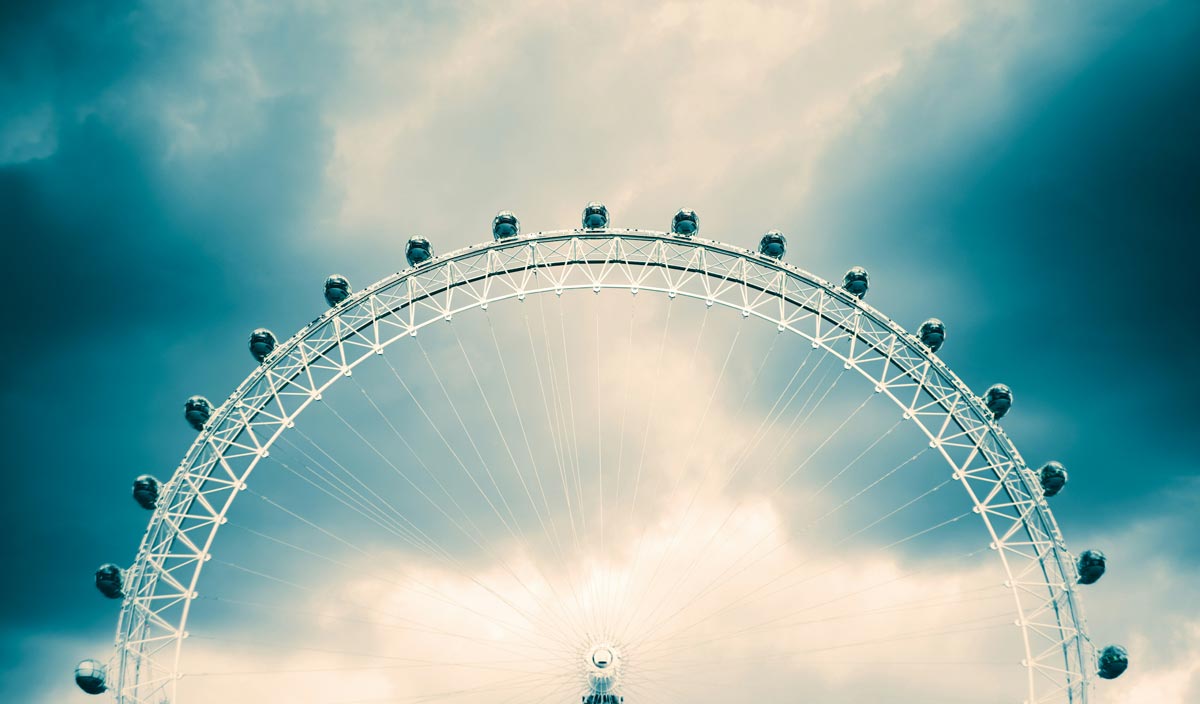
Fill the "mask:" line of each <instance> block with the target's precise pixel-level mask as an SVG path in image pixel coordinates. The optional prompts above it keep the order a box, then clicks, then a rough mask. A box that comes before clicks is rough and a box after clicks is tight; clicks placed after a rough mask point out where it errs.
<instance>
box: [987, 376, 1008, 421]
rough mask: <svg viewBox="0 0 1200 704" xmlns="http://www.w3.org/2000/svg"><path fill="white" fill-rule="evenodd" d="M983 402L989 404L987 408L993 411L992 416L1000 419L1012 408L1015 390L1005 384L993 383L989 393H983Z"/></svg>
mask: <svg viewBox="0 0 1200 704" xmlns="http://www.w3.org/2000/svg"><path fill="white" fill-rule="evenodd" d="M983 402H984V403H985V404H987V408H988V410H989V411H991V412H992V418H993V419H995V420H1000V419H1001V418H1003V417H1004V414H1006V413H1008V409H1010V408H1012V403H1013V392H1012V389H1010V388H1008V387H1007V386H1005V385H1004V384H992V386H991V387H990V388H988V390H987V393H985V394H984V395H983Z"/></svg>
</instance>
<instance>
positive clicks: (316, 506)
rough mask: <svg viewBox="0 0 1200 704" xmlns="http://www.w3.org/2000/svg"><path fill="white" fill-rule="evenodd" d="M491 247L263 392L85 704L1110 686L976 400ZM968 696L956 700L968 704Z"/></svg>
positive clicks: (901, 363)
mask: <svg viewBox="0 0 1200 704" xmlns="http://www.w3.org/2000/svg"><path fill="white" fill-rule="evenodd" d="M492 233H493V240H492V241H491V242H487V243H484V244H479V245H474V246H471V247H467V248H465V249H461V250H458V251H455V252H452V253H450V254H447V255H443V256H435V254H434V250H433V247H432V245H431V243H430V241H429V240H427V239H425V238H423V237H412V238H411V239H409V240H408V241H407V244H406V248H405V252H406V258H407V261H408V264H409V268H408V269H406V270H404V271H402V272H400V273H397V274H395V275H392V276H389V277H387V278H385V279H383V280H382V281H379V282H376V283H374V284H372V285H370V286H368V287H366V288H364V289H362V290H360V291H355V290H354V289H353V288H352V286H351V284H350V282H349V281H348V280H347V278H345V277H343V276H339V275H332V276H330V277H329V278H328V279H327V280H326V282H325V286H324V295H325V300H326V302H327V303H328V306H329V307H328V310H327V311H325V312H324V314H322V315H320V316H319V317H318V318H316V319H315V320H314V321H313V322H311V323H310V324H309V325H307V326H305V327H303V328H302V329H301V330H299V331H298V332H296V333H295V334H294V335H292V336H291V337H289V338H287V339H285V340H279V339H277V338H276V336H275V335H274V334H273V333H272V332H270V331H269V330H267V329H265V328H260V329H257V330H254V331H253V333H252V334H251V336H250V339H249V348H250V352H251V354H252V356H253V358H254V360H255V361H256V362H257V363H258V366H257V367H256V368H255V369H254V370H253V371H252V372H251V373H250V374H249V376H247V377H246V379H245V380H244V381H243V382H242V383H241V384H240V385H239V386H238V387H237V389H235V390H234V391H233V393H231V394H230V395H229V396H228V397H227V398H226V399H225V400H224V401H223V402H222V403H220V404H213V403H210V402H209V401H208V400H207V399H205V398H204V397H202V396H193V397H191V398H189V399H188V400H187V402H186V404H185V418H186V420H187V422H188V424H190V426H191V427H192V428H193V429H194V430H196V431H197V432H198V435H197V436H196V439H195V441H194V442H193V443H192V445H191V447H190V449H189V450H188V451H187V454H186V455H185V457H184V459H183V460H182V462H181V463H180V464H179V466H178V468H177V469H176V470H175V471H174V473H173V474H172V476H171V477H170V478H169V479H168V480H167V481H165V482H160V481H159V480H157V479H155V478H154V477H153V476H150V475H142V476H139V477H138V478H137V479H136V480H135V482H134V485H133V495H134V498H135V500H136V501H137V503H138V504H139V505H140V506H141V507H142V508H143V509H146V510H148V511H151V512H152V514H151V518H150V522H149V525H148V527H147V529H146V532H145V534H144V536H143V538H142V542H141V545H140V546H139V548H138V551H137V554H136V558H135V559H134V561H133V562H132V564H131V565H129V566H128V567H120V566H118V565H116V564H105V565H103V566H101V567H100V569H99V570H98V571H97V572H96V575H95V578H96V586H97V588H98V589H99V591H100V592H101V593H102V594H103V595H104V596H105V597H108V598H110V599H113V600H119V601H120V604H121V609H120V616H119V620H118V624H117V633H116V642H115V648H114V652H113V654H112V656H111V658H108V659H106V660H91V659H89V660H84V661H83V662H81V663H80V664H79V666H78V667H77V668H76V671H75V680H76V682H77V684H78V685H79V687H80V688H81V689H82V690H83V691H85V692H88V693H90V694H108V695H110V696H112V697H115V700H116V701H117V702H121V703H122V704H163V703H164V702H203V701H221V702H230V703H232V704H237V703H238V702H241V701H247V702H249V701H254V702H269V701H287V702H301V701H303V702H307V701H312V702H335V703H338V704H350V702H412V703H415V702H434V701H437V702H461V703H464V704H465V703H467V702H492V703H495V702H513V703H517V702H520V703H521V704H526V703H533V702H546V703H548V704H554V703H557V702H574V701H582V702H584V704H620V703H622V702H624V703H627V704H642V702H684V701H710V700H714V701H715V700H728V699H730V698H731V697H730V693H736V695H735V696H732V699H733V700H735V701H754V700H760V701H772V700H775V701H778V700H782V699H783V698H784V697H788V698H790V699H796V698H802V699H805V700H809V701H828V702H835V701H839V702H840V701H847V702H849V701H863V700H866V699H868V698H871V699H873V700H877V701H878V700H884V699H889V700H897V701H907V700H910V699H916V698H917V697H920V700H921V701H963V700H964V699H969V700H970V701H979V702H990V701H998V702H999V701H1005V702H1014V701H1026V702H1072V703H1074V702H1086V701H1087V700H1088V697H1089V695H1090V694H1091V693H1092V688H1093V685H1094V683H1095V681H1096V680H1097V679H1112V678H1115V677H1117V676H1119V675H1121V674H1122V673H1123V672H1124V671H1125V669H1126V667H1127V666H1128V656H1127V654H1126V652H1125V650H1124V649H1123V648H1122V647H1120V646H1116V645H1110V646H1107V647H1103V648H1099V647H1095V646H1094V645H1093V643H1092V641H1091V639H1090V637H1089V635H1088V633H1087V629H1086V624H1085V619H1084V615H1083V609H1082V605H1081V603H1080V592H1081V591H1082V589H1083V588H1084V587H1085V586H1087V585H1091V584H1094V583H1095V582H1097V580H1099V579H1100V577H1101V576H1102V575H1103V574H1104V571H1105V566H1106V558H1105V556H1104V555H1103V554H1102V553H1101V552H1099V551H1097V550H1086V551H1083V552H1081V553H1079V554H1077V555H1076V554H1073V553H1071V552H1070V551H1068V549H1067V547H1066V545H1065V543H1064V541H1063V537H1062V534H1061V532H1060V530H1059V528H1058V525H1057V524H1056V522H1055V519H1054V516H1053V514H1052V513H1051V510H1050V504H1049V502H1048V500H1049V499H1051V497H1054V496H1055V495H1057V494H1059V492H1060V491H1062V490H1063V489H1064V487H1065V486H1066V484H1067V471H1066V469H1065V468H1064V467H1063V465H1062V464H1060V463H1058V462H1054V461H1049V462H1044V463H1040V464H1038V465H1037V466H1036V467H1033V466H1030V465H1027V464H1026V462H1025V460H1024V459H1023V458H1022V457H1021V455H1020V454H1019V453H1018V451H1017V449H1016V447H1015V446H1014V444H1013V442H1012V441H1011V440H1010V438H1009V437H1008V435H1007V434H1006V433H1005V431H1004V430H1003V429H1002V428H1001V426H1000V421H1001V419H1002V418H1004V417H1005V416H1006V414H1007V413H1008V412H1009V410H1010V408H1011V407H1012V403H1013V391H1012V390H1011V389H1009V388H1008V387H1007V386H1004V385H1003V384H996V385H993V386H991V387H989V388H988V389H986V391H984V393H983V394H981V395H980V394H977V393H975V392H974V391H972V390H971V389H969V388H968V387H967V386H966V385H965V384H964V383H963V382H962V380H960V379H959V378H958V377H957V376H956V375H955V374H954V373H953V372H952V371H951V369H950V368H949V367H948V366H947V365H946V363H945V362H944V361H943V360H942V358H941V357H940V356H939V354H938V353H939V351H940V350H941V348H942V346H943V344H944V342H945V340H946V325H945V324H943V323H942V322H941V321H939V320H937V319H932V318H931V319H929V320H926V321H925V322H923V323H922V324H920V325H919V326H918V327H917V328H916V332H915V333H910V332H908V331H906V330H905V329H904V328H902V327H901V326H900V325H899V324H897V323H896V322H894V321H893V320H892V319H890V318H889V317H887V316H886V315H885V314H884V313H882V312H880V311H879V310H877V309H876V308H874V307H873V306H872V305H870V304H868V303H867V302H866V297H867V293H868V288H869V277H868V273H867V271H866V270H865V269H863V268H861V267H854V268H851V269H850V270H849V271H847V272H846V274H845V276H844V277H843V278H842V280H841V281H840V282H839V283H832V282H829V281H826V280H824V279H822V278H820V277H818V276H815V275H813V274H810V273H808V272H806V271H803V270H800V269H798V268H796V267H794V266H791V265H790V264H788V263H786V262H785V254H786V251H787V240H786V238H785V237H784V235H783V234H782V233H780V232H778V231H774V230H773V231H771V232H768V233H766V234H765V235H763V236H762V238H761V240H760V242H759V245H758V248H757V250H747V249H743V248H741V247H736V246H732V245H728V244H723V243H721V242H717V241H712V240H707V239H703V238H701V237H700V236H699V219H698V217H697V215H696V213H695V212H693V211H691V210H686V209H684V210H680V211H679V212H678V213H677V214H676V215H675V216H674V218H673V219H672V221H671V227H670V231H668V232H657V231H648V230H638V229H615V228H613V227H611V225H610V222H609V213H608V210H607V208H606V207H605V206H604V205H602V204H600V203H589V204H588V205H587V207H586V208H585V209H584V212H583V219H582V227H581V228H580V229H575V230H567V231H555V232H538V233H532V234H525V233H522V232H521V229H520V224H519V222H518V220H517V218H516V216H515V215H513V213H511V212H508V211H504V212H501V213H499V214H498V215H497V216H496V217H495V219H494V221H493V225H492ZM964 687H970V688H971V689H970V694H969V695H964V692H963V688H964Z"/></svg>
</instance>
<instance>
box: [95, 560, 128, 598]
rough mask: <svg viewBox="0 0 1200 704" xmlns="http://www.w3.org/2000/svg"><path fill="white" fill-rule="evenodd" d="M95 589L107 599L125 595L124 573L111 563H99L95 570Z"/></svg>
mask: <svg viewBox="0 0 1200 704" xmlns="http://www.w3.org/2000/svg"><path fill="white" fill-rule="evenodd" d="M96 589H99V590H100V593H101V594H103V595H104V596H106V597H108V598H109V599H120V598H121V597H123V596H125V575H124V573H123V572H122V571H121V568H120V567H117V566H116V565H114V564H111V563H109V564H106V565H100V569H98V570H96Z"/></svg>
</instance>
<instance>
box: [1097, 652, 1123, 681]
mask: <svg viewBox="0 0 1200 704" xmlns="http://www.w3.org/2000/svg"><path fill="white" fill-rule="evenodd" d="M1096 665H1097V672H1096V674H1098V675H1100V677H1102V678H1104V679H1106V680H1115V679H1116V678H1118V677H1120V676H1121V674H1122V673H1123V672H1125V670H1127V669H1128V668H1129V652H1128V651H1127V650H1125V648H1123V647H1121V646H1119V645H1110V646H1108V647H1106V648H1104V649H1103V650H1101V651H1100V657H1099V658H1097V659H1096Z"/></svg>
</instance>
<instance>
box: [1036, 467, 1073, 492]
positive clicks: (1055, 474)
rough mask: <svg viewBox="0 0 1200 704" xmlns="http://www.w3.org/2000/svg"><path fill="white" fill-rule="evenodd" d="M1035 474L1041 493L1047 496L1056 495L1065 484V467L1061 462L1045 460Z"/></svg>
mask: <svg viewBox="0 0 1200 704" xmlns="http://www.w3.org/2000/svg"><path fill="white" fill-rule="evenodd" d="M1037 476H1038V483H1040V484H1041V485H1042V493H1043V494H1045V495H1046V496H1047V497H1050V496H1055V495H1057V494H1058V492H1060V491H1062V490H1063V487H1065V486H1066V485H1067V468H1066V467H1063V465H1062V463H1061V462H1047V463H1046V464H1044V465H1042V468H1041V469H1039V470H1038V472H1037Z"/></svg>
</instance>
